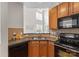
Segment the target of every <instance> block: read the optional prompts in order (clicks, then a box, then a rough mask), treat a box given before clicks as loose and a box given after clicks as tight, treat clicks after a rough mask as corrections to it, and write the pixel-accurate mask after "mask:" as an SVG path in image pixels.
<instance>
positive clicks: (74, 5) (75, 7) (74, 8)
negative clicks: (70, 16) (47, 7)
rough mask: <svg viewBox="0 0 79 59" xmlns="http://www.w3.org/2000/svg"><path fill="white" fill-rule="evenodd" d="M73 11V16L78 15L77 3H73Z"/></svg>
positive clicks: (78, 4)
mask: <svg viewBox="0 0 79 59" xmlns="http://www.w3.org/2000/svg"><path fill="white" fill-rule="evenodd" d="M73 10H74V14H77V13H79V2H74V4H73Z"/></svg>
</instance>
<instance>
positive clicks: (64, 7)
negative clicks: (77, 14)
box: [58, 2, 69, 18]
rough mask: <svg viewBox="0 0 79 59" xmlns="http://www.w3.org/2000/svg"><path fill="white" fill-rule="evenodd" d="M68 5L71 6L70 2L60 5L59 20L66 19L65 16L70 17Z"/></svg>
mask: <svg viewBox="0 0 79 59" xmlns="http://www.w3.org/2000/svg"><path fill="white" fill-rule="evenodd" d="M68 5H69V3H68V2H64V3H61V4H60V5H58V18H61V17H65V16H68V15H69V14H68V13H69V10H68V8H69V7H68Z"/></svg>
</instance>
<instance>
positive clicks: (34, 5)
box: [24, 2, 61, 8]
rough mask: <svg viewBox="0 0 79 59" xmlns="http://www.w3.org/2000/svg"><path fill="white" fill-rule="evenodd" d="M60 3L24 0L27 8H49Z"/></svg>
mask: <svg viewBox="0 0 79 59" xmlns="http://www.w3.org/2000/svg"><path fill="white" fill-rule="evenodd" d="M60 3H61V2H24V4H25V5H26V6H27V7H28V8H50V7H54V6H56V5H58V4H60Z"/></svg>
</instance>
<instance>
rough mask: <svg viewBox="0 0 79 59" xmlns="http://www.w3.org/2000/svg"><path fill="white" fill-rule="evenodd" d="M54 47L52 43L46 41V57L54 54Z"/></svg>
mask: <svg viewBox="0 0 79 59" xmlns="http://www.w3.org/2000/svg"><path fill="white" fill-rule="evenodd" d="M54 51H55V48H54V43H53V42H51V41H49V42H48V57H54V56H55V53H54Z"/></svg>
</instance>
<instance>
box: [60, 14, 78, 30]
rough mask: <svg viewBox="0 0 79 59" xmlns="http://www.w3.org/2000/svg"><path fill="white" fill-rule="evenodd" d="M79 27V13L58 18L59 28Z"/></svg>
mask: <svg viewBox="0 0 79 59" xmlns="http://www.w3.org/2000/svg"><path fill="white" fill-rule="evenodd" d="M78 27H79V15H73V16H69V17H64V18H60V19H58V28H59V29H63V28H78Z"/></svg>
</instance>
